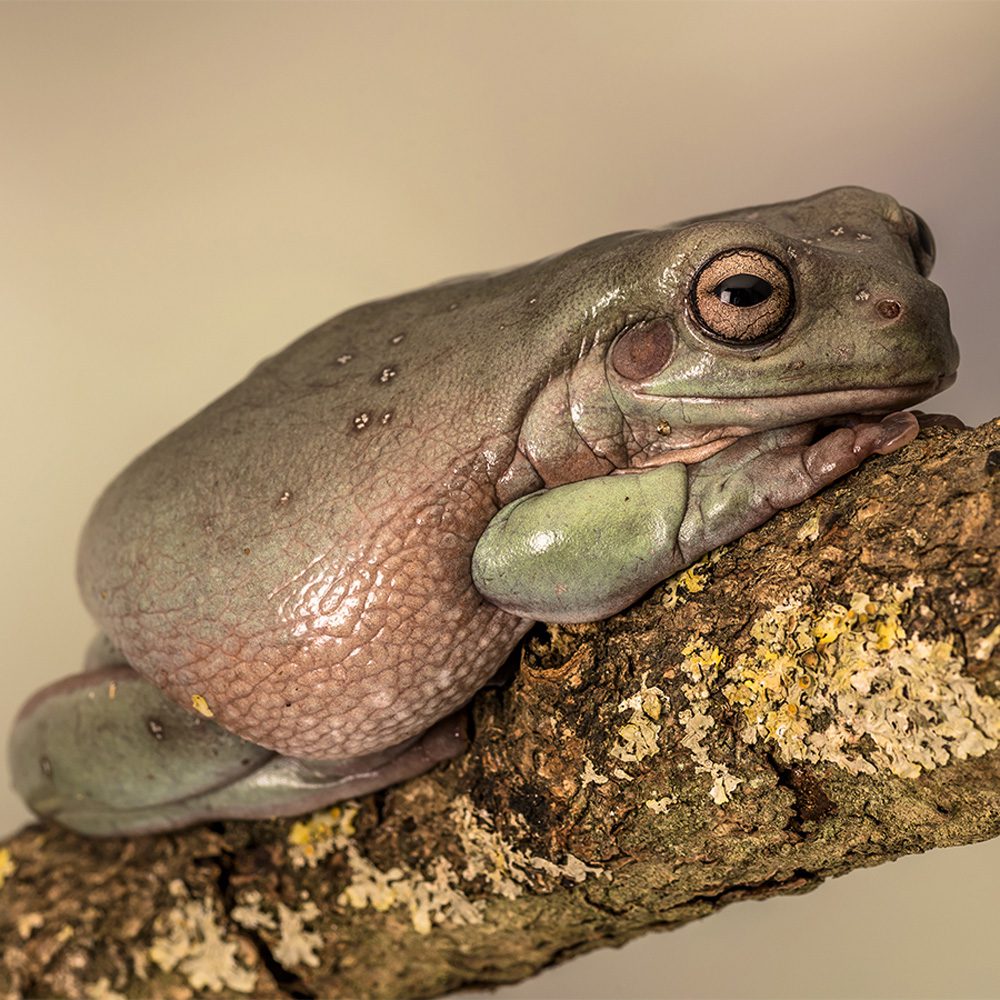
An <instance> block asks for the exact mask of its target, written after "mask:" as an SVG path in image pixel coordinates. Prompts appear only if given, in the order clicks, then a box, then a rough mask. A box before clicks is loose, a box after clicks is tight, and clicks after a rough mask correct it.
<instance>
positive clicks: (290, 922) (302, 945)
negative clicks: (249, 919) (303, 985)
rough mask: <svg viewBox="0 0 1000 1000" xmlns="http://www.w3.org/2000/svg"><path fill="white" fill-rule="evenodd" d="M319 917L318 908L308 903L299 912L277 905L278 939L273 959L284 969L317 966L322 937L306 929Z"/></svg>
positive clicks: (283, 905) (280, 904) (316, 932)
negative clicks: (308, 924)
mask: <svg viewBox="0 0 1000 1000" xmlns="http://www.w3.org/2000/svg"><path fill="white" fill-rule="evenodd" d="M318 916H319V907H318V906H317V905H316V904H315V903H313V902H312V901H309V902H307V903H304V904H303V906H302V908H301V909H299V910H293V909H292V908H291V907H290V906H286V905H285V904H284V903H278V920H279V937H278V943H277V944H276V945H275V946H274V951H273V954H274V957H275V958H276V959H277V960H278V961H279V962H280V963H281V964H282V965H283V966H284V967H285V968H286V969H292V968H294V967H295V966H297V965H308V966H310V967H311V968H314V969H315V968H316V967H317V966H318V965H319V955H318V954H317V953H316V952H317V950H318V949H320V948H322V947H323V937H322V935H320V934H319V932H318V931H310V930H307V929H306V924H307V923H311V922H312V921H314V920H315V919H316V918H317V917H318Z"/></svg>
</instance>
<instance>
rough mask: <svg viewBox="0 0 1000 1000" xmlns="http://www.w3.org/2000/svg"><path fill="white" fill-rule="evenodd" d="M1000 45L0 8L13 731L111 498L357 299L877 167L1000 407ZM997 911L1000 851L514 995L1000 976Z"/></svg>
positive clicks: (886, 872)
mask: <svg viewBox="0 0 1000 1000" xmlns="http://www.w3.org/2000/svg"><path fill="white" fill-rule="evenodd" d="M998 37H1000V7H998V6H997V5H995V4H991V3H959V2H950V3H939V4H935V3H930V4H923V3H903V2H891V3H875V2H868V3H856V4H855V3H824V4H805V3H790V2H789V3H770V2H768V3H764V2H762V3H752V2H745V3H703V4H687V3H663V4H653V3H644V4H634V5H633V4H627V3H613V4H600V3H587V4H573V3H561V4H554V3H548V4H509V5H508V4H501V3H494V4H486V3H475V4H446V3H438V4H426V5H424V4H418V3H406V4H400V5H396V4H391V3H380V4H371V5H361V4H333V3H328V4H316V3H313V4H297V3H270V4H267V3H265V4H249V3H238V4H233V3H226V4H212V3H198V4H188V3H178V4H157V3H141V4H97V3H94V4H88V3H72V4H68V5H63V4H59V3H46V4H17V3H6V4H3V5H0V137H2V140H0V141H2V147H0V330H2V337H3V353H2V359H3V361H2V364H0V379H2V392H0V407H2V448H3V451H2V460H3V466H2V467H3V484H4V489H3V490H2V493H0V505H2V509H0V531H2V538H3V553H4V573H3V578H2V583H0V586H2V588H3V594H2V600H0V620H2V635H3V638H4V642H5V652H4V659H3V663H2V667H0V669H2V678H3V692H4V693H3V698H2V703H0V735H2V736H3V737H4V739H5V738H6V733H7V732H8V731H9V727H10V723H11V720H12V717H13V714H14V712H15V710H16V708H17V706H18V705H19V704H20V702H22V701H23V700H24V699H25V698H26V697H27V696H28V694H29V693H30V692H31V691H32V690H33V689H35V688H36V687H38V686H40V685H42V684H44V683H46V682H48V681H50V680H53V679H55V678H56V677H58V676H60V675H62V674H65V673H68V672H70V671H73V670H76V669H77V668H78V666H79V664H80V662H81V656H82V652H83V649H84V647H85V645H86V643H87V642H88V640H89V639H90V637H91V632H92V627H91V625H90V623H89V622H88V620H87V618H86V615H85V613H84V611H83V609H82V607H81V604H80V602H79V600H78V598H77V595H76V592H75V587H74V582H73V563H74V553H75V545H76V538H77V534H78V532H79V529H80V526H81V523H82V521H83V519H84V518H85V516H86V514H87V511H88V508H89V506H90V504H91V503H92V502H93V500H94V499H95V498H96V496H97V494H98V492H99V491H100V489H101V488H102V487H103V486H104V485H105V484H106V483H107V481H108V480H109V479H110V478H111V477H112V476H113V475H114V474H115V473H116V472H117V471H118V470H119V469H120V468H121V467H122V466H123V465H124V464H125V463H126V462H127V461H128V460H129V459H131V458H132V457H133V456H134V455H135V454H136V453H137V452H139V451H140V450H141V449H143V448H144V447H146V446H147V445H149V444H150V443H152V442H153V440H155V439H156V438H158V437H159V436H161V435H162V434H164V433H165V432H167V431H168V430H170V429H171V428H172V427H174V426H175V425H176V424H178V423H180V422H181V421H182V420H184V419H185V418H186V417H188V416H189V415H191V414H192V413H193V412H194V411H195V410H196V409H197V408H199V407H201V406H202V405H204V404H205V403H206V402H208V401H209V400H211V399H212V398H214V397H215V396H216V395H218V394H219V393H221V392H222V391H223V390H225V389H226V388H228V387H229V386H230V385H231V384H233V383H234V382H236V381H237V380H239V379H240V378H242V377H243V376H244V375H245V374H246V372H247V371H248V370H249V369H250V368H251V367H252V366H253V365H254V364H255V363H256V362H257V361H258V360H259V359H260V358H262V357H263V356H264V355H266V354H269V353H271V352H274V351H275V350H277V349H279V348H280V347H282V346H284V344H285V343H286V342H288V341H289V340H290V339H292V337H294V336H296V335H297V334H299V333H301V332H303V331H304V330H306V329H307V328H308V327H310V326H312V325H314V324H316V323H317V322H319V321H320V320H322V319H324V318H326V317H327V316H329V315H331V314H333V313H336V312H338V311H340V310H342V309H344V308H346V307H347V306H350V305H353V304H356V303H358V302H361V301H364V300H366V299H370V298H373V297H377V296H383V295H387V294H390V293H393V292H397V291H402V290H405V289H409V288H413V287H417V286H420V285H423V284H427V283H429V282H432V281H436V280H439V279H441V278H444V277H447V276H449V275H452V274H456V273H467V272H470V271H476V270H481V269H490V268H499V267H504V266H507V265H510V264H515V263H519V262H523V261H527V260H530V259H533V258H536V257H539V256H542V255H545V254H549V253H552V252H555V251H559V250H562V249H565V248H566V247H569V246H571V245H573V244H575V243H578V242H581V241H583V240H585V239H588V238H590V237H593V236H597V235H600V234H603V233H606V232H611V231H614V230H620V229H627V228H633V227H642V226H655V225H662V224H663V223H665V222H668V221H670V220H672V219H678V218H684V217H686V216H691V215H695V214H700V213H704V212H712V211H717V210H720V209H725V208H730V207H736V206H740V205H747V204H753V203H759V202H767V201H775V200H784V199H787V198H795V197H800V196H803V195H807V194H811V193H814V192H816V191H819V190H822V189H824V188H827V187H831V186H834V185H838V184H844V183H855V184H863V185H866V186H868V187H873V188H876V189H880V190H884V191H888V192H890V193H892V194H894V195H895V196H897V197H898V198H899V199H900V200H901V201H902V202H903V203H904V204H907V205H910V206H912V207H913V208H915V209H916V210H917V211H918V212H920V213H921V215H923V216H924V217H925V218H926V219H927V220H928V222H929V223H930V225H931V228H932V229H933V230H934V232H935V235H936V237H937V240H938V247H939V262H938V266H937V268H936V270H935V273H934V277H935V279H936V280H937V281H938V282H939V283H940V284H941V285H942V286H943V287H944V288H945V290H946V291H947V292H948V295H949V298H950V300H951V305H952V318H953V325H954V330H955V333H956V336H957V337H958V340H959V342H960V344H961V347H962V352H963V365H962V369H961V372H960V377H959V381H958V384H957V385H956V386H955V387H954V388H953V389H951V390H949V391H948V393H946V394H945V395H944V396H943V397H940V398H939V400H938V401H936V402H935V403H934V404H933V408H939V409H943V410H950V411H952V412H955V413H957V414H958V415H959V416H961V417H963V418H964V419H965V420H966V421H968V422H980V421H982V420H985V419H987V418H989V417H992V416H994V415H996V413H997V412H1000V405H998V402H1000V394H998V391H997V370H998V360H1000V359H998V351H997V347H996V343H997V322H996V313H997V309H998V303H1000V296H998V291H997V287H998V280H997V267H998V262H997V255H996V250H995V247H996V245H997V233H998V231H1000V228H998V227H1000V201H998V197H997V187H996V186H997V178H998V177H1000V154H998V124H997V122H998V119H997V110H996V109H997V107H1000V70H998V60H997V58H996V48H997V38H998ZM26 818H27V814H26V812H25V810H24V809H23V807H22V806H21V805H20V804H19V803H18V802H17V801H16V799H15V798H14V796H13V794H12V793H8V792H7V791H6V790H4V792H3V797H2V799H0V829H3V830H6V831H9V830H12V829H13V828H14V827H15V826H16V825H17V824H19V823H20V822H22V821H23V820H25V819H26ZM998 899H1000V843H992V844H985V845H979V846H975V847H969V848H962V849H953V850H950V851H940V852H937V853H935V854H932V855H930V856H927V857H923V858H909V859H906V860H903V861H900V862H897V863H896V864H894V865H888V866H884V867H883V868H881V869H878V870H873V871H866V872H858V873H855V874H853V875H850V876H848V877H846V878H843V879H840V880H838V881H836V882H833V883H829V884H827V885H825V886H823V887H822V888H820V889H819V890H817V891H816V892H815V893H812V894H811V895H809V896H806V897H799V898H786V899H775V900H771V901H768V902H766V903H744V904H741V905H738V906H734V907H730V908H729V909H727V910H726V911H724V912H723V913H721V914H720V915H718V916H715V917H712V918H711V919H709V920H705V921H702V922H700V923H699V924H697V925H693V926H689V927H687V928H684V929H682V930H680V931H678V932H675V933H673V934H669V935H651V936H648V937H646V938H645V939H643V940H641V941H639V942H637V943H633V944H631V945H629V946H628V947H626V948H624V949H622V950H620V951H616V952H611V951H604V952H601V953H597V954H595V955H591V956H587V957H585V958H582V959H578V960H575V961H573V962H571V963H569V964H568V965H566V966H564V967H561V968H559V969H556V970H554V971H551V972H548V973H545V974H543V975H542V976H541V977H539V978H537V979H535V980H532V981H530V982H528V983H525V984H522V985H520V986H517V987H512V988H509V989H506V990H503V991H501V992H500V993H498V994H496V996H497V998H498V1000H512V998H514V997H539V998H541V997H550V998H551V997H580V998H584V997H606V996H618V997H625V998H628V997H663V998H667V997H702V996H716V997H733V998H736V997H833V996H839V997H869V996H896V997H974V996H978V997H989V996H997V995H1000V959H998V955H1000V948H998V947H997V912H996V901H997V900H998Z"/></svg>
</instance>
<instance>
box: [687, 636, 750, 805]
mask: <svg viewBox="0 0 1000 1000" xmlns="http://www.w3.org/2000/svg"><path fill="white" fill-rule="evenodd" d="M682 653H683V656H684V659H683V661H682V662H681V669H682V670H683V671H684V672H685V673H686V674H687V676H688V678H689V681H688V682H687V683H686V684H684V685H682V687H681V691H682V692H683V693H684V696H685V697H686V698H687V700H688V708H685V709H683V710H682V711H680V712H679V713H678V714H677V721H678V722H679V723H680V724H681V726H682V728H683V729H684V736H683V737H681V746H683V747H686V748H687V749H688V750H689V751H690V752H691V756H692V757H693V758H694V765H695V768H696V769H697V770H698V771H702V772H703V773H705V774H708V775H709V776H710V777H711V778H712V784H711V787H710V788H709V792H708V794H709V796H710V798H711V799H712V801H713V802H714V803H715V804H716V805H723V804H724V803H726V802H729V801H730V798H731V797H732V793H733V792H734V791H735V790H736V788H737V786H738V785H739V784H740V783H741V782H742V781H743V779H742V778H738V777H737V776H736V775H735V774H733V773H732V772H731V771H730V770H729V768H728V767H726V765H725V764H723V763H722V762H720V761H715V760H712V757H711V755H710V754H709V752H708V748H707V747H706V746H705V745H704V743H703V740H704V738H705V735H706V734H707V733H708V731H709V730H710V729H711V728H712V727H713V726H714V725H715V719H714V718H713V717H712V715H711V713H710V712H709V708H710V707H711V704H712V698H711V693H712V687H713V685H714V683H715V682H716V680H717V679H718V677H719V674H720V671H721V670H722V668H723V666H724V664H725V660H724V658H723V655H722V653H721V651H720V650H719V647H718V646H712V645H710V644H708V643H706V642H705V640H704V639H702V638H700V637H696V638H694V639H692V640H691V641H690V642H689V643H688V644H687V645H686V646H685V647H684V649H683V650H682Z"/></svg>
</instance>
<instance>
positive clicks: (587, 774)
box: [580, 756, 611, 788]
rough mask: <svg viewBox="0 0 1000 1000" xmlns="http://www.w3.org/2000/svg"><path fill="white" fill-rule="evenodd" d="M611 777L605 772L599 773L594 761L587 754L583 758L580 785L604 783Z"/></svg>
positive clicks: (584, 786) (582, 786) (583, 786)
mask: <svg viewBox="0 0 1000 1000" xmlns="http://www.w3.org/2000/svg"><path fill="white" fill-rule="evenodd" d="M610 780H611V779H610V778H609V777H608V776H607V775H606V774H601V773H600V772H599V771H598V770H597V768H596V767H594V762H593V761H592V760H591V759H590V758H589V757H587V756H584V758H583V770H582V771H581V772H580V787H581V788H586V787H587V785H606V784H607V783H608V782H609V781H610Z"/></svg>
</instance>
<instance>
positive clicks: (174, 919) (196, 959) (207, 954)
mask: <svg viewBox="0 0 1000 1000" xmlns="http://www.w3.org/2000/svg"><path fill="white" fill-rule="evenodd" d="M169 889H170V894H171V895H172V896H173V897H174V898H175V899H177V900H178V902H177V904H176V905H175V906H174V907H173V908H172V909H170V910H168V911H167V912H166V913H164V914H161V915H160V916H159V917H157V918H156V923H155V924H154V929H155V931H156V935H157V936H156V937H155V938H154V939H153V943H152V945H151V946H150V949H149V957H150V958H151V959H152V960H153V962H154V963H155V964H156V965H158V966H159V967H160V968H161V969H163V970H164V972H172V971H173V970H174V969H177V970H178V971H179V972H180V973H181V974H182V975H183V976H184V977H185V978H186V979H187V981H188V982H189V983H190V984H191V986H192V987H193V988H194V989H196V990H210V991H211V992H213V993H220V992H221V991H222V990H224V989H227V990H229V991H233V990H235V991H236V992H238V993H249V992H250V991H251V990H253V988H254V986H256V984H257V973H256V972H255V971H254V970H253V969H249V968H247V967H246V966H245V965H242V964H240V963H239V962H238V961H237V952H238V951H239V950H240V945H239V944H238V943H236V942H233V941H228V940H227V939H226V936H225V932H224V930H223V928H221V927H220V926H219V925H218V923H216V919H215V912H214V909H213V906H212V903H211V902H210V901H209V900H207V899H190V898H188V891H187V887H186V886H185V885H184V883H183V882H181V881H180V879H175V880H174V881H173V882H172V883H171V884H170V887H169ZM243 957H244V958H246V957H247V956H245V955H244V956H243Z"/></svg>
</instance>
